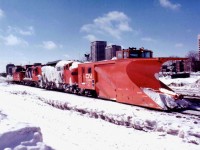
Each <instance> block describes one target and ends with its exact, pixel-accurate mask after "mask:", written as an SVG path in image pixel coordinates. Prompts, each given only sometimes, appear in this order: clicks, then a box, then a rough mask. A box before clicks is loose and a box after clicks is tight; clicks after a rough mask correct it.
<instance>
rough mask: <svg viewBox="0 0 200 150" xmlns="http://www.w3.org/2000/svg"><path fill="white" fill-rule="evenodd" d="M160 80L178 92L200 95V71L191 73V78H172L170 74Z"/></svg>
mask: <svg viewBox="0 0 200 150" xmlns="http://www.w3.org/2000/svg"><path fill="white" fill-rule="evenodd" d="M160 80H161V81H162V82H164V83H165V84H166V85H168V86H169V87H171V88H172V89H173V90H175V91H176V92H177V93H181V94H184V95H188V96H198V97H200V72H197V73H191V74H190V78H177V79H171V77H170V76H166V77H161V78H160Z"/></svg>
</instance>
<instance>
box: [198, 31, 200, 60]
mask: <svg viewBox="0 0 200 150" xmlns="http://www.w3.org/2000/svg"><path fill="white" fill-rule="evenodd" d="M198 49H199V61H200V34H199V35H198Z"/></svg>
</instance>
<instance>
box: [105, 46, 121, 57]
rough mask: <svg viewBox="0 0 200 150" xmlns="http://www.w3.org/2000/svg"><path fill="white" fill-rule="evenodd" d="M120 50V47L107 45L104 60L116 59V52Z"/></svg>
mask: <svg viewBox="0 0 200 150" xmlns="http://www.w3.org/2000/svg"><path fill="white" fill-rule="evenodd" d="M119 50H121V46H119V45H109V46H107V47H106V52H105V53H106V57H105V59H106V60H110V59H112V58H113V57H116V51H119Z"/></svg>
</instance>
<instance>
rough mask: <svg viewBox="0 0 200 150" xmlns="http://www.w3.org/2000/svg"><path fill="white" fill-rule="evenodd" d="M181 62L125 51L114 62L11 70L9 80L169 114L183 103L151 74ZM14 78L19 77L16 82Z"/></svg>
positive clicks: (72, 63)
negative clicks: (12, 72)
mask: <svg viewBox="0 0 200 150" xmlns="http://www.w3.org/2000/svg"><path fill="white" fill-rule="evenodd" d="M184 59H185V58H153V52H152V51H150V50H145V49H143V48H141V49H139V50H136V49H135V48H129V49H127V50H121V51H118V52H117V54H116V59H115V60H105V61H99V62H89V63H80V62H74V61H59V62H57V63H56V65H55V66H48V65H44V66H41V65H40V66H29V67H28V68H26V73H25V71H24V69H21V71H20V70H19V69H18V70H15V72H14V74H13V78H14V80H19V81H23V82H24V83H27V77H29V78H28V79H29V82H30V81H32V82H34V83H37V85H40V86H41V87H44V88H50V89H61V90H65V91H66V92H71V93H76V94H81V95H87V96H95V97H99V98H104V99H109V100H114V101H117V102H121V103H127V104H132V105H138V106H143V107H149V108H154V109H161V110H169V109H176V108H182V107H183V105H182V104H184V103H180V101H183V102H184V100H182V97H181V96H179V95H177V94H176V93H175V92H173V90H171V89H170V88H169V87H167V86H166V85H165V84H163V83H162V82H161V81H159V80H158V79H157V78H156V76H155V74H156V73H158V72H159V71H160V68H161V65H162V64H163V63H164V62H166V61H169V60H184ZM29 72H31V73H30V75H28V74H29ZM20 73H21V74H20ZM15 74H20V75H21V77H20V78H17V75H15ZM25 74H26V75H25ZM24 76H25V78H24Z"/></svg>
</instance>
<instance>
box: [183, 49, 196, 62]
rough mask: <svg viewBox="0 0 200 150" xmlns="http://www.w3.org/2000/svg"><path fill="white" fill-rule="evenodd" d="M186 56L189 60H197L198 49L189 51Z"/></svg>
mask: <svg viewBox="0 0 200 150" xmlns="http://www.w3.org/2000/svg"><path fill="white" fill-rule="evenodd" d="M186 57H187V58H188V59H189V60H190V61H191V62H194V61H197V60H198V59H199V54H198V51H193V50H191V51H189V52H188V53H187V55H186Z"/></svg>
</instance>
